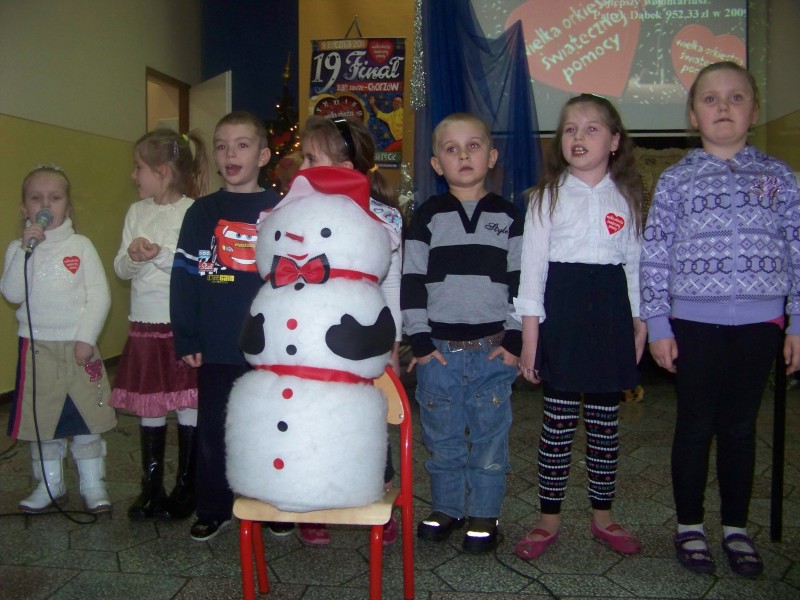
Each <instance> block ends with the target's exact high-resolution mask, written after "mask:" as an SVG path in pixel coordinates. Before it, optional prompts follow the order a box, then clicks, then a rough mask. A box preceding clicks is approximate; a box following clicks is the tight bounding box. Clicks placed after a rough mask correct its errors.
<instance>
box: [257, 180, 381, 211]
mask: <svg viewBox="0 0 800 600" xmlns="http://www.w3.org/2000/svg"><path fill="white" fill-rule="evenodd" d="M314 192H321V193H323V194H329V195H336V196H345V197H347V198H350V199H351V200H352V201H353V202H355V203H356V204H357V205H358V206H360V207H361V209H362V210H363V211H364V212H365V213H367V214H368V215H369V216H370V217H372V218H373V219H375V220H376V221H379V222H380V219H379V218H378V216H377V215H375V214H374V213H373V212H372V211H371V210H370V208H369V193H370V186H369V179H367V177H366V175H364V174H363V173H360V172H358V171H356V170H355V169H348V168H346V167H312V168H310V169H304V170H302V171H298V172H297V174H296V175H295V176H294V179H292V183H291V186H290V188H289V192H288V193H287V194H286V196H284V198H283V199H282V200H281V201H280V202H279V203H278V205H277V206H276V207H275V208H273V209H272V210H270V211H267V212H266V213H263V215H262V218H263V216H266V215H269V214H270V213H271V212H273V211H276V210H280V209H281V208H282V207H283V206H286V205H287V204H289V203H290V202H292V200H295V199H297V198H303V197H305V196H309V195H311V194H312V193H314Z"/></svg>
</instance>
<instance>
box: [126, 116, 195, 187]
mask: <svg viewBox="0 0 800 600" xmlns="http://www.w3.org/2000/svg"><path fill="white" fill-rule="evenodd" d="M190 142H191V143H192V144H194V155H193V154H192V147H191V144H190ZM133 152H134V154H135V155H136V156H138V157H139V158H141V160H142V162H143V163H144V164H146V165H147V166H148V167H150V168H151V169H157V168H158V167H161V166H162V165H166V166H167V167H169V169H170V171H171V172H172V179H171V181H170V184H169V188H170V191H173V192H175V193H178V194H181V195H184V196H189V197H191V198H197V197H199V196H204V195H205V194H206V192H207V189H208V160H207V158H206V147H205V143H204V142H203V138H201V137H200V134H199V133H197V132H196V131H190V132H189V133H184V134H179V133H176V132H174V131H172V130H171V129H156V130H154V131H149V132H147V133H145V134H144V135H143V136H142V137H140V138H139V139H138V140H137V141H136V144H135V145H134V147H133Z"/></svg>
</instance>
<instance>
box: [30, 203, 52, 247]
mask: <svg viewBox="0 0 800 600" xmlns="http://www.w3.org/2000/svg"><path fill="white" fill-rule="evenodd" d="M52 222H53V213H51V212H50V211H49V210H47V209H46V208H43V209H42V210H40V211H39V212H37V213H36V223H37V224H39V225H41V226H42V229H47V228H48V227H50V224H51V223H52ZM38 244H39V240H37V239H36V238H31V239H29V240H28V246H27V247H26V248H25V254H30V253H31V252H33V249H34V248H36V246H37V245H38Z"/></svg>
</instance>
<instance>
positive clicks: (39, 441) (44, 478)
mask: <svg viewBox="0 0 800 600" xmlns="http://www.w3.org/2000/svg"><path fill="white" fill-rule="evenodd" d="M31 256H33V252H26V253H25V263H24V264H23V266H22V269H23V278H24V280H25V314H26V315H27V317H28V339H29V340H30V348H31V380H32V382H31V383H32V385H31V399H32V405H33V428H34V430H35V431H36V446H37V448H38V450H39V468H40V469H41V473H42V481H43V482H44V488H45V489H46V490H47V495H48V496H49V498H50V502H51V503H52V504H53V506H54V507H55V508H56V510H54V511H53V510H45V511H42V512H37V513H6V514H0V517H12V516H13V517H19V516H24V517H31V516H38V515H52V514H57V513H60V514H62V515H64V517H66V518H67V519H69V520H70V521H72V522H73V523H77V524H78V525H91V524H92V523H95V522H96V521H97V515H96V514H93V513H90V512H87V511H85V510H64V509H63V508H62V507H61V506H60V505H59V504H58V502H57V501H56V499H55V498H54V497H53V493H52V491H51V490H50V483H49V482H48V481H47V473H46V471H45V468H44V456H43V454H42V437H41V434H40V433H39V418H38V415H37V410H36V346H35V342H34V339H33V322H32V321H31V303H30V287H29V284H28V261H29V260H30V258H31ZM17 402H18V403H19V408H20V409H21V408H22V398H19V397H18V398H17ZM16 444H17V442H16V441H15V442H14V444H13V445H12V446H11V447H10V448H8V449H7V450H5V451H4V453H5V452H8V451H10V450H11V449H12V448H13V447H14V446H15V445H16ZM59 460H60V461H62V462H61V479H62V481H63V480H64V463H63V460H64V457H61V458H60V459H59ZM72 515H81V516H85V517H88V519H77V518H75V517H73V516H72Z"/></svg>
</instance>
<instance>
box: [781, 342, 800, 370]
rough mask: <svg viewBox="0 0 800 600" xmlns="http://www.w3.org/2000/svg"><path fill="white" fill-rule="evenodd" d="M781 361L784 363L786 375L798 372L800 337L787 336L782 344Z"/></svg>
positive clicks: (799, 366)
mask: <svg viewBox="0 0 800 600" xmlns="http://www.w3.org/2000/svg"><path fill="white" fill-rule="evenodd" d="M783 359H784V360H785V361H786V374H787V375H791V374H792V373H794V372H795V371H800V335H791V334H790V335H787V336H786V339H785V340H784V342H783Z"/></svg>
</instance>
